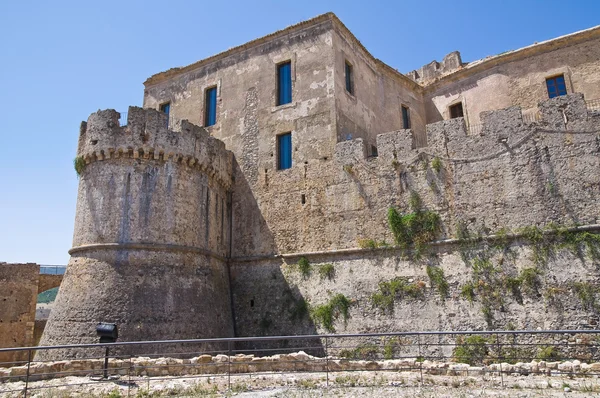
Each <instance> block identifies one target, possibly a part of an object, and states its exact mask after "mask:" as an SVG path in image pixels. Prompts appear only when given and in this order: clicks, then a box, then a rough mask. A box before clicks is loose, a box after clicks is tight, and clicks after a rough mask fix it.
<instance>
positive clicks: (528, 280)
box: [519, 267, 541, 292]
mask: <svg viewBox="0 0 600 398" xmlns="http://www.w3.org/2000/svg"><path fill="white" fill-rule="evenodd" d="M539 275H540V271H539V270H538V269H537V268H535V267H531V268H523V269H522V270H521V273H520V275H519V279H520V280H521V282H522V283H523V285H524V286H525V287H526V288H527V289H529V290H530V291H532V292H537V290H538V289H539V288H540V286H541V282H540V278H539Z"/></svg>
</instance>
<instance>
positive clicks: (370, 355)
mask: <svg viewBox="0 0 600 398" xmlns="http://www.w3.org/2000/svg"><path fill="white" fill-rule="evenodd" d="M378 354H379V348H378V347H377V346H376V345H375V344H370V343H369V344H362V345H359V346H358V347H356V348H355V349H353V350H342V351H340V356H341V357H342V358H347V359H363V360H373V359H377V355H378Z"/></svg>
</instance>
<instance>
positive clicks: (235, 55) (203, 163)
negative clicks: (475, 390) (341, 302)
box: [42, 14, 600, 344]
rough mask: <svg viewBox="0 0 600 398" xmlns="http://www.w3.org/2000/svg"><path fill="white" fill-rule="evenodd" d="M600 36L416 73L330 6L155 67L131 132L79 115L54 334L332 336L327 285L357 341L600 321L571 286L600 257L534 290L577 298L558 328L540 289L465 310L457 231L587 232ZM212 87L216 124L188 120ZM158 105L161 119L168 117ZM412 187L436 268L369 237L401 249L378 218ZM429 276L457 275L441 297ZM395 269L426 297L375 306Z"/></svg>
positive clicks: (555, 271) (525, 264)
mask: <svg viewBox="0 0 600 398" xmlns="http://www.w3.org/2000/svg"><path fill="white" fill-rule="evenodd" d="M599 36H600V28H594V29H590V30H588V31H584V32H582V33H578V34H574V35H572V36H568V37H567V38H566V39H565V38H560V39H556V41H551V42H549V43H550V44H547V43H545V44H544V43H543V44H541V45H540V47H535V48H533V49H532V48H527V49H523V50H519V51H516V52H512V53H510V54H508V55H506V56H502V55H501V56H498V57H496V58H492V59H489V60H482V61H480V62H477V63H474V65H471V66H469V65H470V64H467V65H466V66H465V65H464V64H463V63H462V61H461V60H460V56H459V55H458V54H451V56H449V57H446V58H447V59H445V60H444V63H443V67H442V72H443V73H437V72H436V73H434V72H431V71H430V72H431V73H429V72H428V74H427V76H425V77H427V79H429V80H428V81H427V82H424V81H421V80H419V73H416V74H415V73H413V74H412V77H413V79H416V81H415V80H413V79H411V78H409V77H407V76H405V75H402V74H400V73H399V72H397V71H395V70H394V69H392V68H390V67H389V66H387V65H385V64H384V63H383V62H381V61H379V60H377V59H375V58H373V57H372V56H371V55H370V54H369V53H368V52H367V50H366V49H364V47H363V46H362V45H361V44H360V43H359V42H358V40H356V38H355V37H354V36H353V35H352V34H351V33H350V32H349V31H348V30H347V29H346V28H345V27H344V25H343V24H342V23H341V22H340V21H339V20H338V19H337V18H336V17H335V16H334V15H332V14H325V15H323V16H320V17H317V18H315V19H313V20H311V21H307V22H303V23H301V24H298V25H296V26H293V27H290V28H288V29H286V30H284V31H281V32H276V33H274V34H272V35H269V36H267V37H265V38H262V39H258V40H255V41H253V42H250V43H247V44H245V45H243V46H240V47H236V48H234V49H231V50H229V51H227V52H225V53H223V54H219V55H216V56H214V57H211V58H209V59H206V60H203V61H199V62H197V63H195V64H192V65H190V66H187V67H184V68H178V69H172V70H169V71H167V72H163V73H160V74H158V75H155V76H153V77H151V78H150V79H148V80H147V81H146V83H145V85H146V90H145V95H144V108H145V109H139V108H130V109H129V113H128V118H127V119H128V120H127V125H126V126H125V127H120V126H119V114H118V113H117V112H115V111H112V110H109V111H99V112H97V113H95V114H93V115H92V116H90V118H89V119H88V122H87V124H83V125H82V131H81V135H80V140H79V147H78V156H79V157H80V159H81V160H82V161H83V162H85V164H86V165H85V167H84V168H83V170H82V173H81V180H80V187H79V197H78V208H77V216H76V225H75V234H74V248H73V249H72V250H71V254H72V258H71V261H70V263H69V266H68V268H67V273H66V275H65V282H64V283H63V287H62V288H61V291H60V293H59V296H58V299H57V303H56V309H55V310H54V311H53V313H52V315H51V317H50V319H49V322H48V326H47V332H46V333H45V334H44V337H43V339H42V344H55V343H65V342H72V343H83V342H91V341H94V337H93V336H94V329H93V326H94V324H95V323H96V322H98V321H113V322H117V323H119V324H120V325H121V336H122V338H123V339H125V340H148V339H167V338H180V337H181V338H184V337H189V338H196V337H226V336H231V335H234V334H236V335H240V336H247V335H260V334H280V335H285V334H304V333H315V332H320V331H322V330H323V328H322V325H321V326H320V325H319V324H318V321H315V319H313V318H311V317H310V316H308V314H307V311H306V308H307V307H306V305H305V304H306V303H308V305H309V306H313V307H314V306H316V305H319V304H322V303H324V302H326V301H327V300H328V299H329V298H330V297H332V296H333V295H334V294H337V293H342V294H344V295H345V297H348V298H350V301H351V305H350V309H349V315H350V317H349V319H348V320H347V321H346V322H344V325H343V327H345V328H346V329H345V330H348V331H355V332H363V331H364V332H366V331H391V330H393V331H397V330H403V329H450V328H453V329H467V328H474V329H481V328H484V327H492V328H498V327H505V326H506V325H508V324H509V323H510V324H513V325H516V326H517V327H523V328H530V327H532V328H533V327H542V328H560V327H580V326H581V325H585V326H586V327H596V325H597V320H595V318H594V314H593V311H592V310H589V309H588V308H584V307H585V306H583V305H582V304H581V303H579V302H578V301H577V300H576V297H575V296H576V295H575V293H574V292H573V289H571V288H570V286H571V285H569V283H572V282H575V281H577V282H585V283H590V284H593V285H596V284H597V282H598V277H599V275H598V274H597V272H596V271H595V265H596V264H597V261H598V259H597V258H595V257H594V256H589V255H583V256H579V257H578V256H577V255H567V254H561V255H559V256H556V257H554V258H550V259H547V260H548V261H546V264H545V267H546V268H545V269H544V270H543V278H542V279H543V280H542V282H541V286H540V287H539V288H540V289H541V288H552V289H563V290H565V297H566V298H565V299H564V300H563V303H565V304H566V305H568V306H569V310H570V311H572V312H571V315H570V316H569V317H565V314H564V310H565V308H564V307H563V308H554V307H552V308H548V306H547V304H548V303H547V302H546V301H544V300H542V299H540V297H541V296H542V292H541V291H537V293H535V295H533V296H531V297H528V296H527V297H525V298H524V299H523V298H521V300H519V301H520V302H517V303H514V302H512V301H510V302H509V301H507V302H506V303H505V304H506V305H502V306H498V308H496V307H490V308H488V307H486V306H483V307H482V303H481V302H477V301H476V302H475V303H474V304H472V303H470V302H468V301H467V300H465V299H464V298H463V297H462V296H461V289H462V287H463V286H464V284H465V283H467V282H468V280H469V277H470V276H471V273H472V271H471V269H470V268H469V265H468V264H465V263H464V262H463V261H462V257H464V256H463V254H464V253H463V252H464V247H463V244H464V240H463V241H462V243H461V242H458V241H452V240H450V241H447V240H448V239H452V238H455V237H457V236H458V235H460V231H457V225H461V226H463V227H464V228H466V229H468V230H470V231H472V232H474V233H477V234H479V235H481V236H487V235H491V234H494V233H498V232H499V231H507V230H510V231H512V232H517V231H518V230H519V229H523V228H527V227H533V226H544V225H547V224H549V223H551V222H552V223H556V224H559V225H561V226H573V225H584V226H586V227H585V231H591V232H594V231H596V228H597V224H598V219H599V218H600V208H599V206H598V203H599V202H598V199H599V198H600V174H599V173H598V170H599V166H600V156H599V155H600V147H599V145H600V144H599V142H600V135H599V130H600V114H599V113H598V112H596V111H593V110H591V109H590V106H589V102H588V103H586V100H590V99H595V98H598V97H600V92H597V91H595V90H597V87H598V86H597V85H595V86H594V85H593V84H592V83H593V82H597V81H598V78H599V76H600V75H599V74H598V68H595V66H594V65H597V64H598V62H599V61H598V58H599V57H598V54H600V49H599V48H598V40H599V39H598V37H599ZM574 54H575V55H577V56H575V55H574ZM584 54H585V55H584ZM503 57H504V58H503ZM547 58H548V59H549V58H551V59H552V63H544V62H542V61H543V60H545V59H547ZM503 60H505V61H506V63H502V61H503ZM288 61H289V62H290V65H291V74H292V79H291V80H292V102H291V103H289V104H285V105H280V106H277V105H276V103H277V101H276V97H277V83H276V70H277V65H279V64H280V63H281V62H288ZM528 62H530V63H531V65H529V64H527V63H528ZM538 63H543V64H544V65H545V66H544V68H538V69H536V68H535V65H537V64H538ZM348 65H350V66H351V70H352V79H351V80H352V87H353V89H352V90H350V91H351V92H350V91H348V90H347V83H346V77H347V76H346V75H345V73H348V72H347V70H348ZM524 65H528V67H529V69H528V68H525V67H524ZM559 65H562V66H560V67H559ZM561 68H562V69H561ZM565 68H566V69H565ZM534 69H535V70H534ZM561 70H568V71H569V73H570V75H569V76H571V77H570V78H569V79H570V80H569V81H570V83H569V85H568V90H567V91H568V94H569V95H563V96H559V97H557V98H553V99H544V98H543V97H544V95H543V93H542V92H541V91H540V90H541V88H540V87H542V88H543V87H544V84H545V81H544V80H543V79H542V80H541V81H539V80H540V76H550V75H554V74H556V73H558V72H560V71H561ZM498 71H500V72H498ZM423 73H424V72H421V74H423ZM495 73H499V74H501V75H502V76H508V77H509V81H510V82H512V83H510V84H508V87H509V88H510V90H512V91H510V93H509V94H507V93H505V92H502V93H499V94H498V96H496V95H495V91H494V87H495V86H494V85H491V86H488V87H489V88H488V89H487V90H488V91H487V96H484V95H483V94H478V93H480V90H481V89H482V88H483V87H484V86H485V84H487V83H485V82H489V81H491V80H493V79H492V78H490V79H487V80H486V79H483V78H482V77H481V76H484V77H485V76H494V74H495ZM529 78H531V79H532V80H531V81H532V82H535V83H532V85H530V86H527V85H525V84H524V83H523V82H525V81H526V80H527V79H529ZM478 79H480V80H478ZM484 83H485V84H484ZM521 83H523V84H521ZM517 86H518V87H517ZM591 86H593V87H591ZM212 87H216V95H217V116H216V123H215V124H214V125H212V126H210V127H206V128H203V127H197V126H196V125H194V124H192V123H195V124H197V125H202V124H206V123H205V120H204V118H205V110H204V108H205V106H206V103H205V102H206V89H207V88H212ZM503 87H504V86H503ZM594 87H595V88H594ZM455 92H459V94H456V95H458V97H457V98H467V97H468V96H470V97H469V100H468V101H466V102H464V103H463V105H464V109H465V116H466V117H459V118H455V119H449V114H448V113H447V110H446V107H447V105H448V104H453V103H455V100H456V98H454V97H453V96H455V94H454V93H455ZM576 92H579V93H576ZM515 93H516V94H515ZM519 93H520V94H519ZM582 93H583V94H582ZM594 95H597V96H596V97H594ZM461 96H462V97H461ZM590 96H591V97H590ZM526 97H527V98H526ZM546 97H547V96H546ZM453 101H454V102H453ZM167 103H168V104H169V112H170V115H169V116H167V115H166V114H164V113H161V112H159V111H158V110H156V109H160V108H161V107H164V104H167ZM471 104H473V105H471ZM402 107H405V108H406V109H407V110H408V112H409V115H410V122H409V127H410V128H409V129H404V127H405V124H406V120H405V119H404V117H405V115H403V112H402V111H401V108H402ZM532 107H536V109H535V112H534V113H532V114H534V115H535V117H529V116H528V115H530V113H528V112H530V110H529V109H530V108H532ZM500 108H505V109H500ZM522 109H524V110H525V111H526V112H525V113H524V111H523V110H522ZM473 113H477V117H478V118H480V119H478V120H480V121H481V125H480V128H479V129H478V130H477V132H474V131H473V129H472V128H471V127H472V122H473V119H470V118H471V116H470V115H472V114H473ZM168 119H170V121H169V120H168ZM180 119H185V120H183V121H181V122H175V121H176V120H180ZM442 119H443V120H442ZM469 120H471V121H469ZM122 122H123V121H122ZM433 122H435V123H433ZM169 123H170V125H169V127H168V128H167V125H168V124H169ZM390 131H391V132H390ZM287 132H291V135H292V143H293V144H292V167H291V168H288V169H285V170H279V169H278V167H277V158H278V156H280V155H279V153H278V148H277V136H278V135H279V134H282V133H287ZM213 137H214V138H213ZM225 147H227V149H228V150H226V149H225ZM230 151H231V152H230ZM415 194H418V195H419V197H420V198H421V201H422V203H423V207H424V208H425V209H428V210H430V211H433V212H435V213H436V214H439V216H440V219H441V221H442V228H441V231H440V233H439V235H438V238H439V239H441V240H442V241H443V242H442V243H438V244H434V245H430V246H431V247H430V253H431V256H428V257H426V258H425V259H422V260H419V261H416V260H407V259H405V258H404V257H403V255H402V251H401V250H399V249H397V248H393V247H387V248H379V249H377V250H375V249H369V248H364V247H362V248H361V247H359V246H360V242H364V241H370V242H373V243H372V245H375V246H377V245H380V246H381V244H380V243H381V242H387V243H388V244H391V243H393V241H394V237H393V235H392V233H391V232H390V228H389V226H388V223H387V212H388V209H389V208H390V207H396V208H399V209H401V210H402V211H407V210H406V209H407V208H408V203H409V202H410V197H411V196H414V195H415ZM577 231H579V230H577ZM577 231H576V232H577ZM504 235H506V232H505V233H504ZM508 235H509V236H508V237H506V236H504V238H503V239H506V240H507V242H506V243H505V245H504V248H505V251H499V252H494V253H491V254H490V255H489V256H488V257H489V259H488V258H486V261H488V260H489V261H494V262H495V263H497V267H498V269H501V270H502V272H503V273H504V274H506V275H507V277H508V276H510V275H516V274H517V273H519V272H521V271H522V270H523V269H526V268H531V267H532V263H531V260H530V257H531V256H530V253H532V252H535V251H536V249H535V247H533V246H532V242H531V240H527V239H526V238H524V237H523V236H524V235H523V234H517V235H515V236H512V235H510V234H508ZM444 240H445V241H444ZM579 243H580V244H583V243H582V242H579ZM475 246H476V247H477V250H480V251H481V250H486V247H487V246H489V245H488V244H487V243H485V241H484V242H480V243H479V244H476V245H475ZM471 250H474V249H471ZM509 252H510V253H512V254H511V255H510V256H509V255H508V253H509ZM301 257H305V258H307V259H308V261H309V262H310V263H312V264H314V265H315V266H316V265H325V264H331V267H332V268H333V269H335V273H334V275H328V276H327V277H326V278H321V279H319V278H318V277H317V276H316V272H317V271H316V269H317V268H314V269H315V271H314V273H313V275H312V276H310V275H307V274H304V276H300V273H298V271H297V269H296V266H294V263H296V262H297V261H298V259H299V258H301ZM427 266H429V267H436V268H441V269H442V270H443V271H444V272H445V274H446V278H447V279H448V283H449V288H448V290H447V292H446V293H445V294H444V295H442V297H440V296H439V295H438V294H437V293H436V291H435V288H434V286H433V285H432V283H428V282H426V281H427V280H428V279H427V274H426V270H427ZM567 270H569V271H567ZM536 272H537V271H536ZM539 272H540V273H542V271H539ZM397 277H404V278H406V280H409V281H412V282H411V283H413V282H414V281H421V282H423V285H419V286H420V287H419V289H421V290H422V293H423V294H422V295H421V298H420V299H418V300H408V301H406V302H403V303H402V304H401V305H400V304H398V305H397V306H396V308H395V310H394V312H393V314H391V315H390V314H386V313H382V312H381V311H379V310H378V309H376V308H374V307H373V305H372V302H371V296H372V294H373V293H375V292H376V291H377V289H378V286H380V285H379V284H380V282H385V281H389V280H392V279H393V278H397ZM428 286H429V287H428ZM503 288H505V287H503ZM569 289H570V290H569ZM486 305H487V304H486ZM302 308H304V309H303V310H302ZM486 308H487V309H486ZM483 310H485V311H486V314H487V315H486V318H485V319H484V317H482V315H481V311H483ZM490 316H493V321H492V322H490ZM590 317H592V318H593V319H591V318H590ZM415 319H419V323H418V325H415V323H414V321H415ZM590 319H591V320H590ZM336 326H338V327H342V324H341V323H339V324H338V323H336ZM234 329H235V331H234Z"/></svg>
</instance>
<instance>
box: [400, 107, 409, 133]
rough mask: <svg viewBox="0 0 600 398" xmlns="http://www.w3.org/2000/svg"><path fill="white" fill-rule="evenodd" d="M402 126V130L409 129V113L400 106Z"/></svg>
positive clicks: (406, 108)
mask: <svg viewBox="0 0 600 398" xmlns="http://www.w3.org/2000/svg"><path fill="white" fill-rule="evenodd" d="M402 126H403V128H404V129H409V128H410V113H409V112H408V107H406V106H404V105H402Z"/></svg>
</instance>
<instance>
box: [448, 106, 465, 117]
mask: <svg viewBox="0 0 600 398" xmlns="http://www.w3.org/2000/svg"><path fill="white" fill-rule="evenodd" d="M463 116H464V114H463V107H462V102H459V103H458V104H454V105H452V106H451V107H450V119H456V118H457V117H463Z"/></svg>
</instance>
